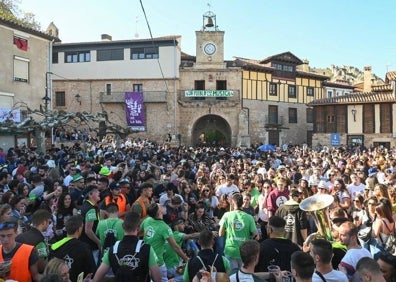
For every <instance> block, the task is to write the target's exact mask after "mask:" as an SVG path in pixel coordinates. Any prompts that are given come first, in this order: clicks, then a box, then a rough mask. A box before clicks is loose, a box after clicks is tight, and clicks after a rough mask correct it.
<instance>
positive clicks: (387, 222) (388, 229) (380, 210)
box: [373, 198, 395, 254]
mask: <svg viewBox="0 0 396 282" xmlns="http://www.w3.org/2000/svg"><path fill="white" fill-rule="evenodd" d="M375 212H376V214H377V218H376V220H375V221H374V223H373V237H374V238H376V239H377V243H378V245H377V247H378V252H379V251H381V250H382V249H383V246H384V245H385V243H386V241H387V240H388V237H389V235H391V234H394V232H395V221H394V219H393V213H392V204H391V202H390V200H389V199H387V198H381V199H380V200H379V202H378V205H377V206H376V208H375ZM374 254H376V253H374Z"/></svg>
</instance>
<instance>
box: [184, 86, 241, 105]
mask: <svg viewBox="0 0 396 282" xmlns="http://www.w3.org/2000/svg"><path fill="white" fill-rule="evenodd" d="M239 93H240V91H239V90H191V89H188V90H180V91H179V93H178V102H179V104H182V105H184V106H189V105H193V106H196V105H197V104H202V105H222V106H235V105H236V104H238V103H240V94H239Z"/></svg>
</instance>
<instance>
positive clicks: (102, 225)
mask: <svg viewBox="0 0 396 282" xmlns="http://www.w3.org/2000/svg"><path fill="white" fill-rule="evenodd" d="M122 222H123V220H122V219H120V218H107V219H103V220H100V221H99V223H98V227H96V235H98V237H99V239H100V245H101V246H102V247H103V244H104V240H105V238H106V234H107V232H109V231H110V232H113V233H114V235H115V238H116V240H117V241H119V240H122V238H124V229H123V228H122Z"/></svg>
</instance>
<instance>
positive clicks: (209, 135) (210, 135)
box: [205, 129, 225, 144]
mask: <svg viewBox="0 0 396 282" xmlns="http://www.w3.org/2000/svg"><path fill="white" fill-rule="evenodd" d="M205 141H206V142H207V143H212V142H216V144H222V143H224V142H225V137H224V135H223V134H222V133H221V132H220V131H217V130H215V129H209V130H207V131H206V132H205Z"/></svg>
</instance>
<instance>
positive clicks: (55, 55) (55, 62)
mask: <svg viewBox="0 0 396 282" xmlns="http://www.w3.org/2000/svg"><path fill="white" fill-rule="evenodd" d="M58 58H59V57H58V52H53V53H52V63H53V64H57V63H58V60H59V59H58Z"/></svg>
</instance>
